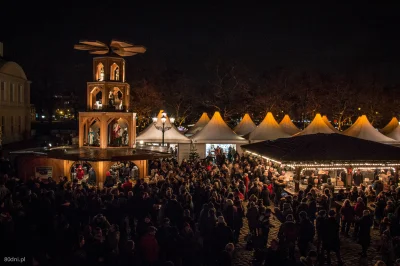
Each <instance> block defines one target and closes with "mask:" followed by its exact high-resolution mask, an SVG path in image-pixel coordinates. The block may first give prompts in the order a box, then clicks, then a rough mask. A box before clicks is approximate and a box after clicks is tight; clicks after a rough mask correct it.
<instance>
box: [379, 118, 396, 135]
mask: <svg viewBox="0 0 400 266" xmlns="http://www.w3.org/2000/svg"><path fill="white" fill-rule="evenodd" d="M398 127H399V120H397V118H396V117H393V118H392V120H390V122H389V123H388V124H387V125H386V126H385V127H384V128H382V129H381V130H380V132H381V133H382V134H384V135H388V134H389V133H391V132H392V131H393V130H395V129H396V128H398Z"/></svg>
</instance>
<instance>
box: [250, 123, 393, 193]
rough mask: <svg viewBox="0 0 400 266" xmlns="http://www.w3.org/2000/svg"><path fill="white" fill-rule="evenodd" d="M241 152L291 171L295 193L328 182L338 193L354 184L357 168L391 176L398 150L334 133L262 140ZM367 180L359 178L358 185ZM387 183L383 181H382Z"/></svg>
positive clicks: (320, 186)
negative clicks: (388, 171)
mask: <svg viewBox="0 0 400 266" xmlns="http://www.w3.org/2000/svg"><path fill="white" fill-rule="evenodd" d="M325 126H326V125H325ZM242 149H243V150H244V151H245V152H247V153H249V154H251V155H253V156H259V157H261V158H264V159H266V160H269V161H271V162H274V163H275V164H278V165H280V167H281V168H282V169H285V170H288V171H289V170H290V171H293V172H294V178H293V179H294V180H293V182H294V187H295V191H298V190H299V189H300V188H304V187H306V186H308V185H312V186H313V187H317V188H323V186H324V185H325V184H327V183H328V179H330V181H331V183H332V185H333V186H334V187H335V188H336V190H337V189H338V188H340V187H346V186H351V185H353V184H354V183H355V181H356V179H355V178H354V175H353V174H354V173H355V172H354V171H355V170H356V171H357V169H359V170H363V171H364V170H365V169H374V171H375V170H377V169H378V170H379V169H393V176H394V174H395V173H397V172H398V168H399V166H400V148H398V147H394V146H391V145H386V144H381V143H377V142H373V141H367V140H363V139H359V138H353V137H349V136H344V135H341V134H334V133H333V134H311V135H304V136H297V137H293V138H282V139H277V140H274V141H264V142H259V143H253V144H248V145H243V146H242ZM360 172H361V171H360ZM386 174H387V172H386ZM374 178H376V176H374ZM378 178H379V176H378ZM369 179H372V177H371V178H370V177H364V176H362V177H361V182H362V183H367V182H368V181H369ZM316 180H317V181H316ZM357 180H360V179H359V178H358V177H357ZM390 180H393V178H392V179H390V178H388V179H387V180H385V179H383V178H382V181H383V182H389V181H390ZM357 182H358V181H357ZM356 185H357V184H356Z"/></svg>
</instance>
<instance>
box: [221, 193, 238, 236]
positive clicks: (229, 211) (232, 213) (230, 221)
mask: <svg viewBox="0 0 400 266" xmlns="http://www.w3.org/2000/svg"><path fill="white" fill-rule="evenodd" d="M226 204H227V206H226V208H225V210H224V211H223V215H224V218H225V221H226V224H227V225H228V226H229V227H230V228H231V229H232V230H233V229H234V226H235V217H236V215H237V209H236V207H235V206H234V205H233V201H232V200H231V199H228V200H227V201H226Z"/></svg>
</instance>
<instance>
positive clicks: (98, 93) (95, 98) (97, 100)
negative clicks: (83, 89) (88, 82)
mask: <svg viewBox="0 0 400 266" xmlns="http://www.w3.org/2000/svg"><path fill="white" fill-rule="evenodd" d="M90 97H91V98H90V100H91V102H90V108H91V109H93V110H101V109H103V102H102V98H103V92H102V89H100V88H99V87H95V88H94V89H93V90H92V91H91V92H90Z"/></svg>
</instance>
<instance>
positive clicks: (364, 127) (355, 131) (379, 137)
mask: <svg viewBox="0 0 400 266" xmlns="http://www.w3.org/2000/svg"><path fill="white" fill-rule="evenodd" d="M342 134H343V135H346V136H350V137H355V138H360V139H365V140H370V141H376V142H382V143H393V142H395V140H394V139H391V138H389V137H386V136H385V135H383V134H382V133H380V132H379V131H378V130H376V129H375V128H374V127H373V126H372V125H371V123H370V122H369V121H368V118H367V116H366V115H362V116H361V117H359V119H357V121H356V122H355V123H354V124H353V125H352V126H351V127H350V128H348V129H347V130H345V131H344V132H343V133H342Z"/></svg>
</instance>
